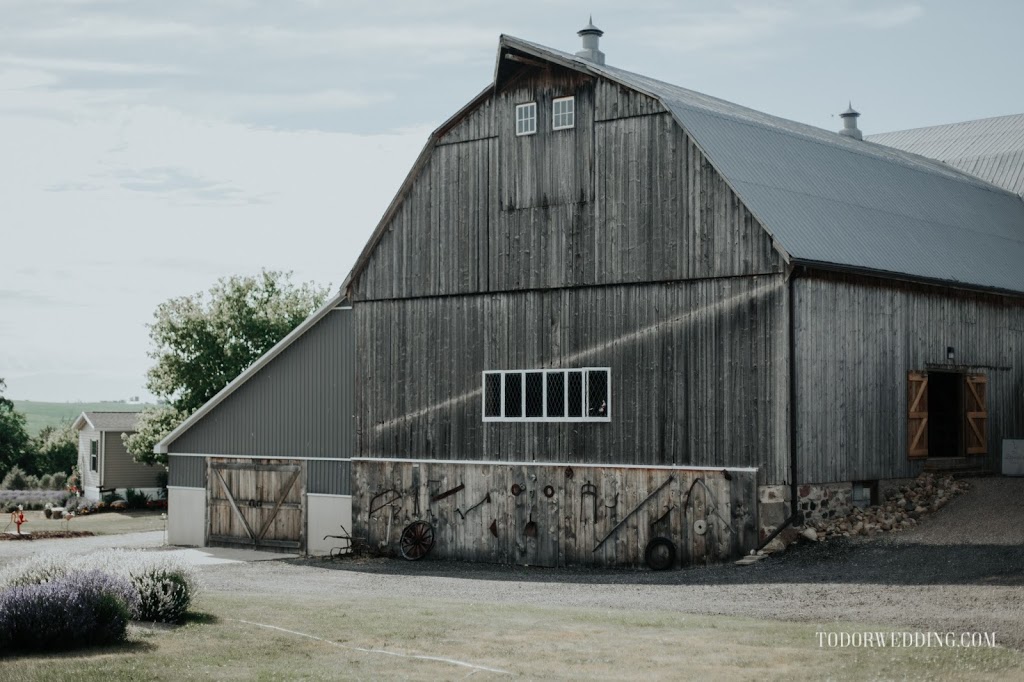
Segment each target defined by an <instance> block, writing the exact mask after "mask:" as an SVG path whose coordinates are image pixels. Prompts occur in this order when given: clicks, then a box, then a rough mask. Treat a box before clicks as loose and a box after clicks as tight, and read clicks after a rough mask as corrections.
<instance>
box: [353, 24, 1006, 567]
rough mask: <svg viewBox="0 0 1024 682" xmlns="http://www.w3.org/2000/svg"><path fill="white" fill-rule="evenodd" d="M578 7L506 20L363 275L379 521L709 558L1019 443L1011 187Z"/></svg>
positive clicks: (582, 558) (497, 546)
mask: <svg viewBox="0 0 1024 682" xmlns="http://www.w3.org/2000/svg"><path fill="white" fill-rule="evenodd" d="M580 35H581V36H582V38H583V43H584V44H583V49H582V50H580V51H579V52H577V53H576V54H568V53H565V52H561V51H558V50H554V49H551V48H547V47H544V46H541V45H537V44H534V43H530V42H527V41H524V40H520V39H517V38H512V37H508V36H504V37H502V38H501V39H500V43H499V47H498V56H497V65H496V68H495V77H494V82H493V84H492V85H491V86H489V87H488V88H487V89H486V90H484V91H483V92H482V93H481V94H480V95H479V96H478V97H476V98H475V99H474V100H473V101H471V102H469V103H468V104H467V105H466V106H465V107H463V108H462V109H460V110H459V111H458V112H457V113H456V114H455V115H454V116H453V117H452V118H451V119H450V120H449V121H447V122H446V123H445V124H444V125H442V126H441V127H440V128H439V129H438V130H437V131H436V132H435V133H434V134H433V135H432V137H431V138H430V140H429V142H428V144H427V145H426V148H425V149H424V151H423V153H422V155H421V156H420V158H419V159H418V160H417V162H416V163H415V165H414V167H413V168H412V170H411V172H410V174H409V176H408V178H407V180H406V182H405V184H404V185H403V186H402V188H401V190H400V192H399V194H398V195H397V197H396V198H395V200H394V202H393V204H392V205H391V207H390V208H389V210H388V211H387V213H386V214H385V216H384V218H383V220H382V222H381V223H380V225H379V226H378V228H377V229H376V231H375V233H374V234H373V236H372V238H371V240H370V241H369V243H368V244H367V246H366V248H365V249H364V251H363V253H362V254H361V256H360V257H359V259H358V260H357V263H356V265H355V267H354V269H353V270H352V272H351V274H350V275H349V277H348V279H347V280H346V281H345V283H344V285H343V291H344V293H345V295H346V296H348V298H349V300H350V301H351V303H352V315H353V318H354V326H355V344H356V354H357V359H356V371H355V381H356V395H355V407H356V417H355V418H356V431H357V439H356V455H355V457H354V458H353V517H354V523H355V526H356V532H357V534H362V535H365V536H366V537H367V538H368V541H369V543H370V544H371V545H376V544H394V543H398V542H400V539H401V536H402V532H403V529H405V528H407V527H409V528H410V530H409V534H408V535H407V537H406V539H407V540H408V541H409V543H410V546H411V547H412V548H413V550H414V551H423V550H424V548H425V547H426V546H427V545H428V544H429V542H427V541H426V540H423V539H422V538H423V537H424V536H425V535H427V540H430V539H432V540H433V541H434V542H435V547H434V549H433V550H432V551H434V552H436V553H438V554H439V555H440V556H445V557H451V558H463V559H474V560H484V561H503V562H510V563H530V564H545V565H562V564H570V563H597V564H611V565H626V566H634V565H638V564H641V563H642V562H643V561H644V557H645V553H646V550H647V548H648V547H650V546H651V543H652V542H655V541H657V542H658V543H661V544H664V542H665V541H668V542H671V543H672V544H673V545H674V547H675V549H676V550H677V551H676V559H675V561H676V562H678V563H680V564H681V563H692V562H702V561H706V560H713V559H722V558H726V557H728V556H734V555H736V554H738V553H740V552H745V551H747V550H749V549H751V548H753V547H755V546H756V545H757V543H758V541H759V538H763V537H765V535H767V534H768V533H770V532H771V530H772V529H774V528H776V527H778V526H779V525H781V524H783V523H785V522H786V521H787V520H789V519H790V518H791V517H792V515H793V511H794V510H801V511H803V512H805V513H806V514H807V515H810V516H829V515H831V514H835V513H838V512H840V511H842V510H843V509H846V508H848V507H849V506H850V505H851V504H852V503H853V502H854V500H865V499H870V498H871V497H872V496H877V495H878V486H879V482H880V481H885V480H890V479H900V478H906V477H911V476H915V475H917V474H919V473H920V472H922V471H924V470H928V469H943V470H954V471H997V470H998V463H999V457H1000V452H1001V444H1002V441H1003V440H1004V439H1008V438H1019V437H1021V435H1022V433H1024V398H1022V386H1024V358H1022V345H1024V336H1022V334H1024V299H1022V295H1024V268H1022V267H1021V265H1022V264H1024V202H1022V201H1021V198H1020V197H1019V196H1017V195H1016V194H1014V193H1013V192H1010V191H1006V190H1005V189H1002V188H1000V187H998V186H995V185H993V184H990V183H989V182H986V181H984V180H982V179H979V178H977V177H975V176H972V175H970V174H968V173H965V172H962V171H960V170H958V169H956V168H954V167H951V166H950V165H947V164H943V163H939V162H936V161H934V160H930V159H927V158H924V157H922V156H919V155H916V154H913V153H907V152H904V151H901V150H898V149H894V148H890V147H886V146H882V145H880V144H876V143H872V142H870V141H866V140H864V139H862V135H861V133H860V131H859V129H858V123H857V121H858V118H857V117H858V113H857V112H856V111H854V110H853V109H852V108H850V109H848V110H847V111H846V112H844V113H843V120H844V128H843V130H842V131H841V132H839V133H836V132H830V131H825V130H821V129H817V128H814V127H811V126H807V125H803V124H799V123H796V122H793V121H788V120H783V119H779V118H776V117H773V116H770V115H767V114H764V113H762V112H758V111H753V110H750V109H746V108H744V107H741V106H738V105H735V104H732V103H729V102H725V101H722V100H719V99H716V98H714V97H710V96H707V95H704V94H701V93H697V92H693V91H690V90H686V89H684V88H681V87H677V86H674V85H670V84H667V83H663V82H659V81H656V80H653V79H650V78H647V77H644V76H642V75H638V74H634V73H629V72H626V71H623V70H620V69H617V68H614V67H611V66H608V65H607V64H605V59H604V55H603V54H602V53H601V52H600V49H599V46H598V39H599V38H600V35H601V32H600V31H599V30H598V29H596V28H595V27H593V26H592V25H589V26H587V27H586V28H585V29H583V31H581V32H580ZM751 472H753V473H751ZM750 478H752V479H753V480H752V481H749V480H748V479H750ZM414 522H422V523H421V524H420V525H417V526H413V527H410V526H411V524H413V523H414Z"/></svg>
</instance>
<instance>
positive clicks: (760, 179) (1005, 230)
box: [502, 36, 1024, 292]
mask: <svg viewBox="0 0 1024 682" xmlns="http://www.w3.org/2000/svg"><path fill="white" fill-rule="evenodd" d="M502 40H503V45H505V46H507V47H509V48H514V49H518V50H521V51H524V52H527V53H529V54H533V55H536V56H539V57H541V58H547V59H552V60H555V61H556V62H558V61H561V62H562V63H566V62H571V63H572V64H573V65H574V66H576V67H578V68H581V69H583V70H584V71H589V72H591V73H593V74H595V75H599V76H605V77H608V78H611V79H613V80H614V81H617V82H619V83H621V84H623V85H625V86H627V87H631V88H635V89H637V90H640V91H641V92H646V93H649V94H651V95H653V96H654V97H657V98H658V99H660V100H661V102H662V103H663V104H664V105H665V106H666V107H667V108H668V109H669V111H671V112H672V114H673V116H674V117H675V118H676V119H677V120H678V121H679V122H680V124H681V125H682V126H683V128H684V129H685V130H686V131H687V132H688V133H689V134H690V135H692V136H693V138H694V140H695V141H696V143H697V145H698V146H699V147H700V148H701V150H702V151H703V152H704V153H705V154H706V155H707V157H708V159H709V160H710V161H711V163H712V164H713V165H714V167H715V168H716V169H717V171H718V172H720V173H721V174H722V175H723V176H724V177H725V180H726V181H727V182H728V183H729V184H730V186H731V187H732V188H733V189H734V190H735V191H736V193H737V194H738V195H739V197H740V199H741V200H742V201H743V203H744V204H745V205H746V207H747V208H748V209H750V211H751V212H752V213H753V214H754V216H756V217H757V219H758V220H759V221H761V224H762V225H764V227H765V229H767V230H768V231H769V232H770V233H771V234H772V235H773V237H774V238H775V239H776V240H778V242H779V243H780V244H781V245H782V247H783V248H784V249H785V250H786V252H788V253H789V254H790V255H791V256H793V257H794V258H795V259H797V260H802V261H805V262H814V263H828V264H835V265H841V266H845V267H854V268H861V269H866V270H872V271H887V272H892V273H898V274H904V275H910V276H912V277H916V278H922V279H929V280H943V281H949V282H956V283H964V284H969V285H973V286H978V287H986V288H997V289H1005V290H1009V291H1015V292H1024V268H1021V267H1020V263H1022V262H1024V202H1022V201H1021V199H1020V197H1018V196H1016V195H1014V194H1012V193H1010V192H1006V191H1004V190H1001V189H999V188H997V187H995V186H994V185H991V184H989V183H987V182H984V181H982V180H979V179H978V178H975V177H973V176H971V175H967V174H965V173H962V172H960V171H958V170H956V169H954V168H951V167H949V166H947V165H945V164H942V163H939V162H937V161H933V160H930V159H925V158H923V157H920V156H917V155H915V154H909V153H906V152H903V151H900V150H897V149H893V148H890V147H884V146H882V145H877V144H873V143H870V142H863V141H858V140H852V139H849V138H846V137H844V136H841V135H838V134H836V133H833V132H830V131H826V130H821V129H819V128H815V127H813V126H808V125H804V124H801V123H797V122H795V121H787V120H785V119H781V118H776V117H774V116H770V115H768V114H765V113H762V112H759V111H754V110H752V109H747V108H745V107H741V106H739V105H736V104H732V103H730V102H726V101H724V100H720V99H717V98H714V97H709V96H708V95H703V94H701V93H698V92H693V91H692V90H686V89H685V88H680V87H678V86H675V85H670V84H668V83H663V82H660V81H656V80H654V79H651V78H647V77H644V76H640V75H638V74H633V73H630V72H628V71H622V70H620V69H615V68H612V67H603V66H597V65H595V64H594V63H592V62H588V61H586V60H583V59H579V58H577V57H574V56H573V55H570V54H567V53H564V52H560V51H558V50H552V49H550V48H547V47H544V46H541V45H536V44H533V43H529V42H526V41H522V40H519V39H516V38H509V37H507V36H506V37H503V39H502Z"/></svg>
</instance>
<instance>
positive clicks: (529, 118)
mask: <svg viewBox="0 0 1024 682" xmlns="http://www.w3.org/2000/svg"><path fill="white" fill-rule="evenodd" d="M529 109H532V110H533V116H525V115H524V116H523V117H522V118H520V117H519V112H520V111H524V112H525V111H527V110H529ZM520 121H522V123H523V132H519V123H520ZM530 121H532V122H533V129H532V130H527V129H526V123H527V122H530ZM515 122H516V137H526V136H527V135H536V134H537V128H538V126H537V103H536V102H523V103H522V104H517V105H516V118H515Z"/></svg>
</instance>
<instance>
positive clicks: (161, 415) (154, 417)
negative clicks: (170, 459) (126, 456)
mask: <svg viewBox="0 0 1024 682" xmlns="http://www.w3.org/2000/svg"><path fill="white" fill-rule="evenodd" d="M189 414H191V413H190V412H184V411H182V410H178V409H177V408H175V407H173V406H171V405H158V406H156V407H147V408H145V409H143V410H142V412H140V413H139V417H138V421H136V422H135V428H136V431H135V433H130V434H125V435H123V436H121V438H122V441H123V442H124V447H125V449H127V450H128V452H130V453H132V456H133V457H134V458H135V461H136V462H141V463H142V464H166V463H167V455H158V454H156V453H154V452H153V447H154V446H155V445H156V444H157V443H159V442H160V441H161V440H162V439H163V437H164V436H166V435H167V434H168V433H170V432H171V431H173V430H174V429H175V428H176V427H177V426H178V424H180V423H181V422H183V421H185V419H186V418H187V417H188V416H189Z"/></svg>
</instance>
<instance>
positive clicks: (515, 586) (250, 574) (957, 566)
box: [204, 478, 1024, 649]
mask: <svg viewBox="0 0 1024 682" xmlns="http://www.w3.org/2000/svg"><path fill="white" fill-rule="evenodd" d="M204 577H205V579H206V584H207V586H208V587H209V588H210V589H212V590H215V591H218V592H219V591H223V592H247V593H274V594H277V595H289V594H296V595H308V596H314V595H324V594H335V595H345V596H344V598H345V599H374V598H379V597H381V596H387V597H392V598H407V599H409V600H415V599H417V598H420V597H423V596H429V597H430V598H432V599H442V600H453V601H461V602H474V603H479V602H488V603H499V604H509V605H514V604H534V605H541V606H550V607H559V606H565V607H574V608H601V609H620V608H621V609H625V608H629V609H643V610H647V611H651V612H656V611H680V612H687V613H699V614H727V615H737V616H751V617H755V618H766V619H782V620H793V621H801V622H809V623H818V624H820V625H821V626H822V627H824V628H826V629H828V628H830V624H832V623H837V622H842V623H849V622H851V621H853V622H861V623H867V624H877V625H884V626H889V627H893V628H900V629H908V630H920V631H938V632H949V631H953V632H963V631H978V632H993V631H994V632H996V633H997V641H998V642H999V643H1001V644H1004V645H1007V646H1012V647H1015V648H1018V649H1024V479H998V478H993V479H977V480H975V481H972V489H971V490H970V491H969V492H968V493H966V494H964V495H962V496H960V497H958V498H956V499H955V500H953V501H952V502H950V504H949V505H948V506H947V507H946V508H944V509H943V510H942V511H941V512H939V513H938V514H936V515H935V516H933V517H931V518H929V519H928V520H927V521H926V522H925V523H923V524H922V525H921V526H920V527H918V528H916V529H914V530H913V531H909V532H905V533H901V534H894V535H892V536H890V537H887V538H884V539H874V540H868V539H859V540H855V541H831V542H828V543H822V544H820V545H806V546H802V547H796V548H792V549H790V550H789V551H788V552H786V553H785V554H783V555H778V556H774V557H772V558H770V559H767V560H765V561H762V562H760V563H758V564H754V565H753V566H748V567H739V566H734V565H731V564H729V565H724V566H714V567H711V568H693V569H688V570H683V571H667V572H661V573H654V572H650V571H623V570H591V569H544V568H523V567H510V566H491V565H480V564H469V563H456V562H441V561H429V560H426V561H421V562H404V561H398V560H387V559H360V560H352V559H348V560H339V561H329V560H327V561H325V560H322V559H306V560H293V561H275V562H261V563H256V564H253V563H248V564H234V565H225V566H212V567H210V568H208V569H205V570H204Z"/></svg>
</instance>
